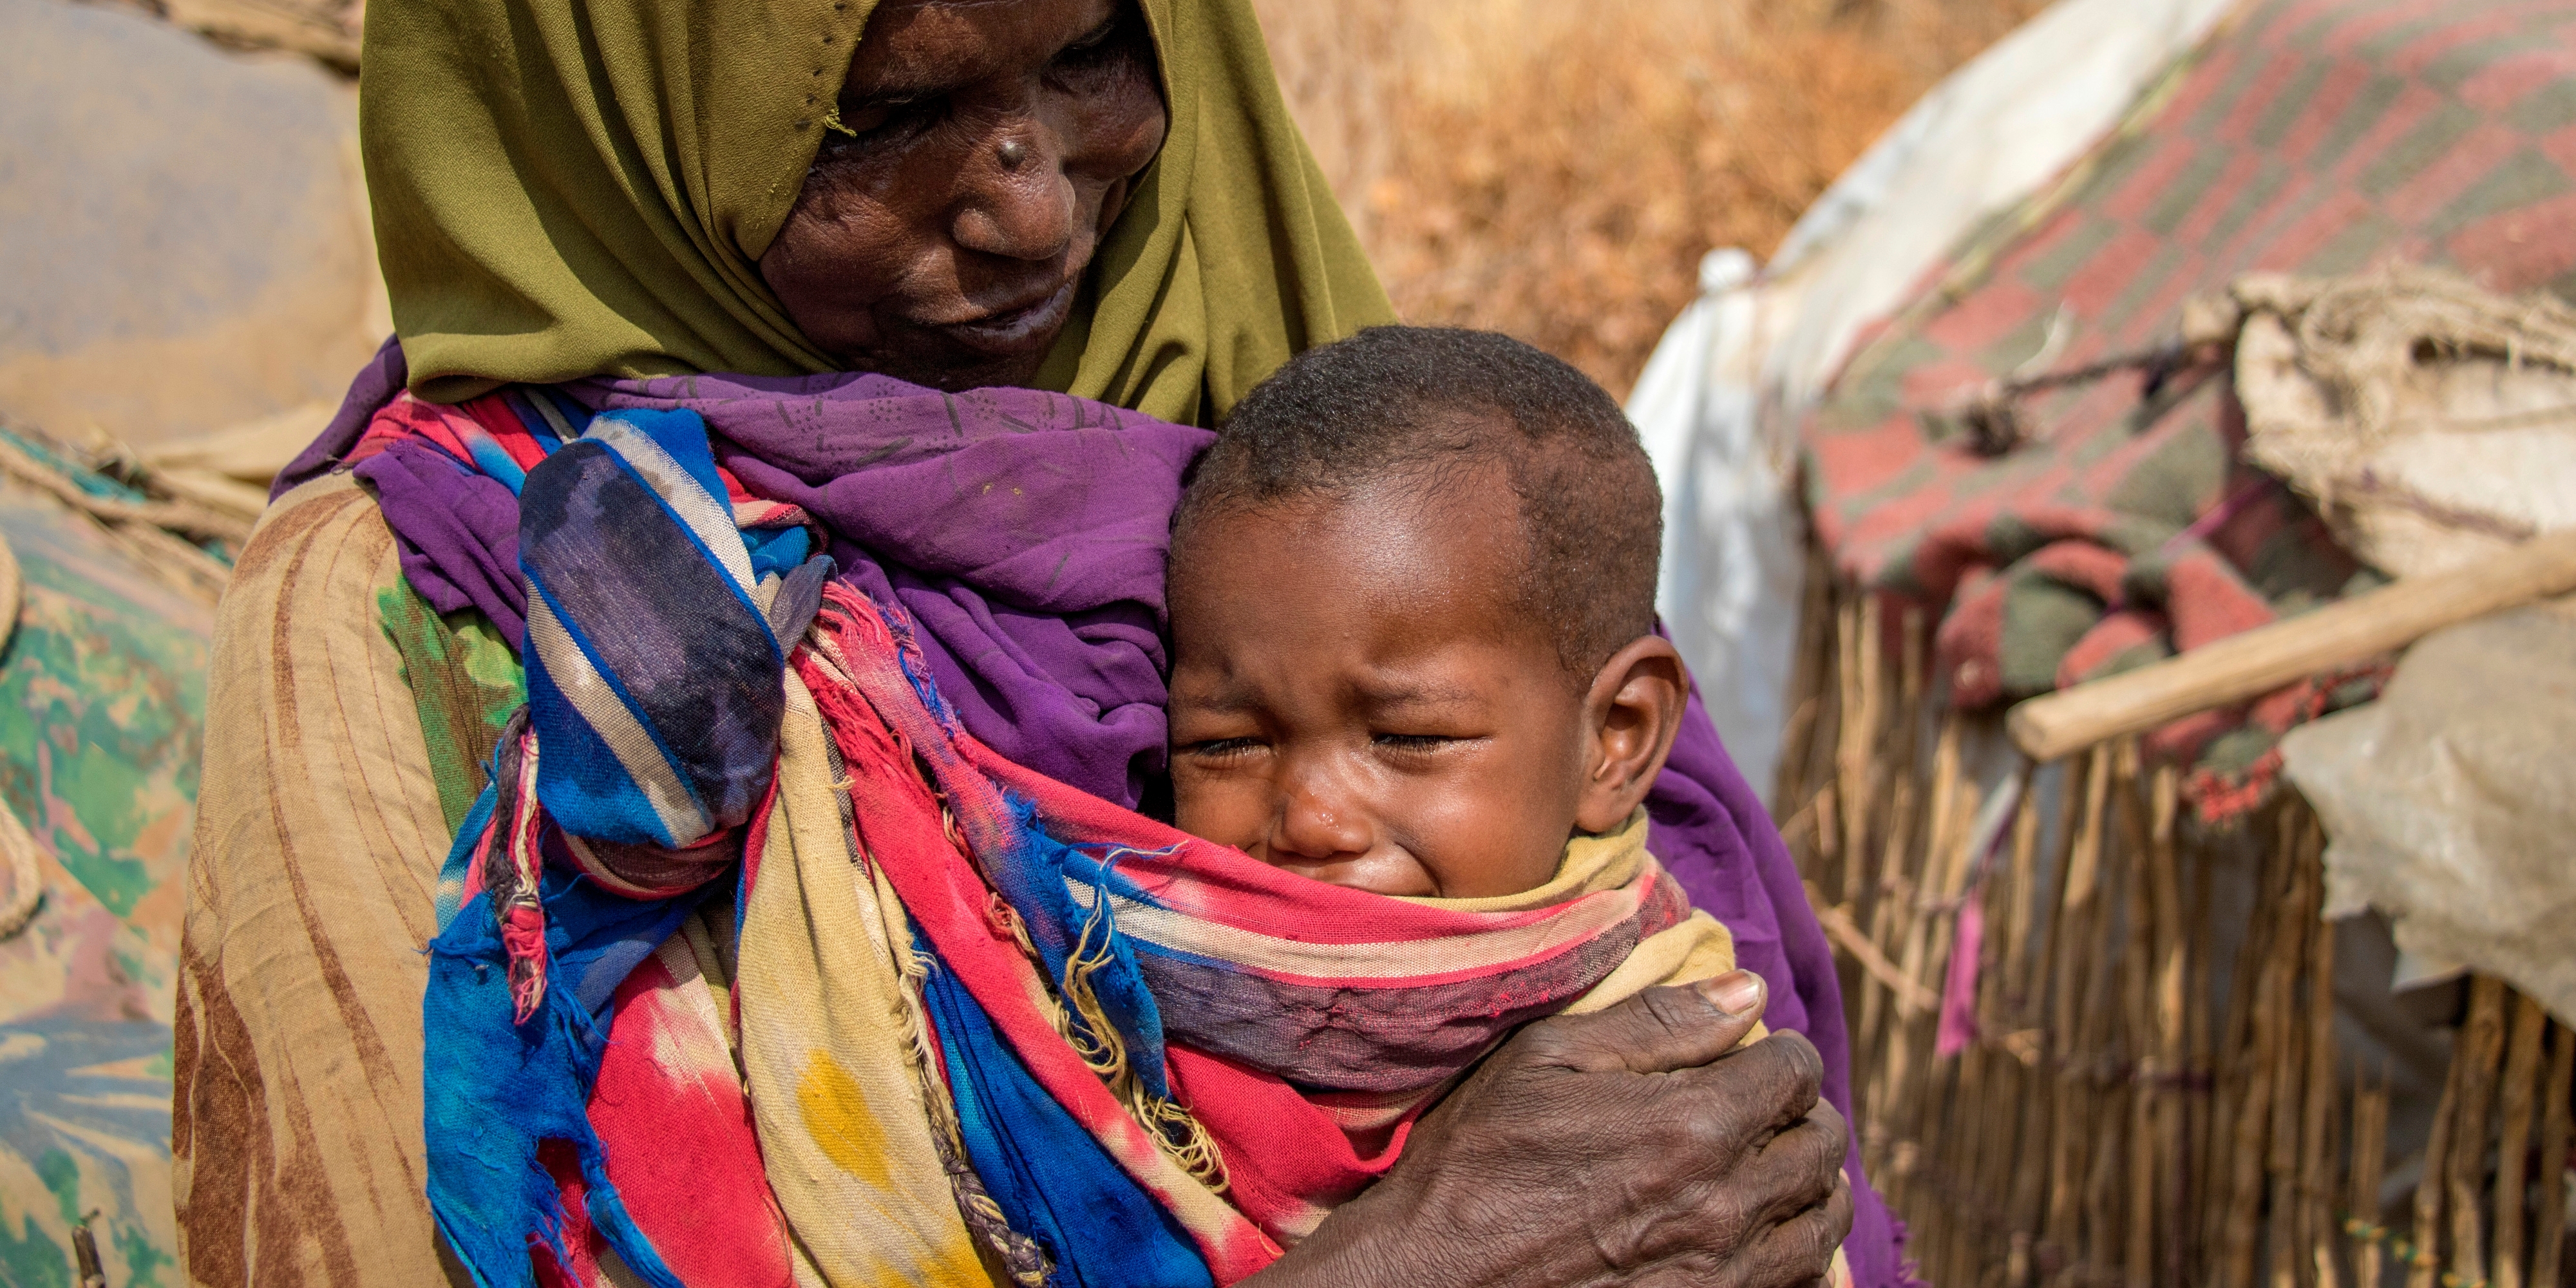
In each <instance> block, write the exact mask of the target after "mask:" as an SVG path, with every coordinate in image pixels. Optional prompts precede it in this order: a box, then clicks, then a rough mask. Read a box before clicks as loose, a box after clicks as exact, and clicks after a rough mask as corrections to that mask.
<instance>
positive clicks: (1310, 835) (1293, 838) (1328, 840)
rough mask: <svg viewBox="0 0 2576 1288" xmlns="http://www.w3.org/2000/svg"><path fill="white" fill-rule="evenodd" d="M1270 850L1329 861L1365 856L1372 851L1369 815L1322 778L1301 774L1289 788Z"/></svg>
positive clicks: (1283, 854)
mask: <svg viewBox="0 0 2576 1288" xmlns="http://www.w3.org/2000/svg"><path fill="white" fill-rule="evenodd" d="M1270 844H1271V848H1272V849H1273V850H1275V851H1277V852H1278V853H1279V854H1281V855H1282V856H1288V857H1295V858H1301V859H1313V860H1326V859H1333V858H1338V857H1344V856H1349V855H1358V854H1365V853H1367V852H1368V848H1369V827H1368V819H1367V816H1366V815H1365V814H1364V813H1363V812H1362V811H1361V810H1360V809H1358V808H1357V807H1356V805H1355V804H1354V802H1353V801H1352V800H1351V799H1350V797H1349V795H1348V794H1347V793H1344V792H1341V791H1338V790H1335V785H1334V784H1333V783H1332V782H1331V781H1330V780H1329V779H1324V778H1322V777H1321V776H1306V775H1301V776H1300V777H1299V779H1298V781H1295V782H1292V783H1291V784H1290V785H1289V788H1288V793H1287V798H1286V799H1285V800H1284V801H1282V802H1281V804H1280V811H1279V819H1278V821H1277V823H1276V824H1275V825H1274V826H1273V827H1272V829H1271V838H1270Z"/></svg>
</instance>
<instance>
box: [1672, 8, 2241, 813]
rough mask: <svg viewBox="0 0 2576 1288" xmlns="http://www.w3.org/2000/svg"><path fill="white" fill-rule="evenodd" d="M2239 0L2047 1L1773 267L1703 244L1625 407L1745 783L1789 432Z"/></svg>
mask: <svg viewBox="0 0 2576 1288" xmlns="http://www.w3.org/2000/svg"><path fill="white" fill-rule="evenodd" d="M2232 4H2233V0H2060V2H2059V3H2058V4H2056V5H2054V6H2053V7H2051V8H2050V9H2048V10H2047V11H2046V12H2044V13H2042V14H2041V15H2040V16H2038V17H2037V18H2034V19H2032V20H2031V21H2030V22H2028V23H2026V24H2024V25H2023V26H2022V27H2021V28H2020V29H2019V30H2017V31H2015V32H2014V33H2013V34H2011V35H2009V36H2007V37H2005V38H2004V39H2003V40H2001V41H1999V42H1997V43H1996V44H1995V46H1994V47H1993V48H1991V49H1989V50H1987V51H1986V52H1985V53H1984V54H1982V55H1980V56H1978V57H1977V58H1976V59H1975V60H1974V61H1972V62H1970V63H1969V64H1968V65H1967V66H1965V67H1963V68H1961V69H1960V70H1959V71H1957V72H1955V73H1953V74H1952V75H1951V76H1950V77H1949V78H1948V79H1947V80H1944V81H1943V82H1942V83H1941V84H1940V85H1938V86H1937V87H1935V88H1934V89H1933V90H1932V92H1931V93H1930V94H1928V95H1926V96H1924V98H1923V101H1922V102H1920V103H1918V104H1916V105H1915V107H1914V108H1913V110H1912V111H1910V112H1908V113H1906V115H1905V116H1904V118H1903V119H1901V120H1899V121H1898V122H1897V123H1896V125H1895V126H1894V127H1893V128H1892V129H1890V130H1889V131H1888V133H1887V135H1886V137H1884V138H1882V139H1880V140H1879V141H1878V143H1877V144H1876V145H1874V146H1873V147H1871V148H1870V150H1869V151H1868V152H1867V153H1865V154H1863V155H1862V157H1861V159H1860V160H1859V161H1857V162H1855V163H1854V164H1853V165H1852V167H1851V168H1850V169H1849V170H1848V171H1846V172H1844V174H1843V176H1842V177H1841V178H1840V179H1838V180H1836V181H1835V183H1834V185H1833V186H1832V187H1831V188H1829V189H1827V190H1826V192H1825V194H1824V195H1823V196H1822V197H1820V198H1818V199H1817V201H1816V204H1815V205H1814V206H1812V207H1811V208H1809V210H1808V211H1807V213H1806V215H1805V216H1804V217H1803V218H1801V219H1800V220H1799V221H1798V225H1797V227H1795V228H1793V229H1791V230H1790V233H1789V236H1788V238H1787V240H1786V241H1784V242H1782V243H1781V246H1780V249H1779V251H1778V253H1777V254H1775V255H1774V256H1773V257H1772V260H1771V263H1770V264H1769V266H1768V267H1767V268H1764V269H1762V270H1760V271H1758V272H1757V271H1756V269H1755V265H1754V261H1753V258H1752V257H1751V256H1750V255H1748V254H1746V253H1745V252H1743V251H1741V250H1733V249H1728V250H1719V251H1715V252H1712V253H1711V254H1710V255H1709V256H1708V258H1707V259H1706V260H1705V261H1704V262H1703V263H1702V265H1701V267H1700V291H1701V295H1700V298H1699V300H1698V301H1696V302H1695V303H1693V304H1692V305H1691V306H1690V307H1689V308H1687V309H1685V310H1684V311H1683V313H1682V315H1681V317H1680V318H1678V319H1677V320H1675V321H1674V323H1673V325H1672V327H1671V329H1670V330H1668V331H1666V332H1665V334H1664V339H1663V342H1662V343H1661V344H1659V345H1658V346H1657V347H1656V349H1655V354H1654V357H1653V358H1652V359H1650V360H1649V361H1648V362H1647V364H1646V370H1645V372H1644V374H1642V375H1641V376H1640V377H1639V378H1638V381H1637V386H1636V389H1635V391H1634V393H1632V394H1631V396H1630V398H1629V401H1628V414H1629V417H1630V418H1631V419H1632V420H1634V421H1636V423H1637V427H1638V429H1639V431H1640V432H1641V433H1642V434H1643V435H1644V436H1645V440H1646V449H1647V451H1648V452H1649V453H1650V454H1651V455H1652V456H1653V457H1654V461H1655V469H1656V473H1657V475H1658V476H1659V477H1660V478H1661V479H1662V480H1663V484H1664V552H1663V556H1664V558H1663V567H1664V577H1663V584H1662V586H1661V588H1660V593H1659V597H1658V598H1659V603H1658V607H1659V608H1660V609H1661V610H1662V612H1663V615H1664V620H1665V621H1666V623H1668V624H1669V626H1670V628H1671V629H1672V632H1673V636H1674V640H1675V642H1676V643H1677V644H1678V645H1679V646H1680V648H1681V650H1682V654H1683V656H1684V657H1685V658H1686V659H1688V660H1689V662H1690V664H1691V668H1692V670H1693V672H1694V673H1695V674H1696V675H1697V676H1698V677H1699V681H1700V685H1701V688H1702V691H1703V693H1704V694H1705V696H1706V698H1707V700H1708V706H1709V713H1710V715H1711V716H1712V717H1714V718H1715V720H1716V722H1717V727H1718V732H1719V733H1720V734H1721V735H1722V736H1723V737H1724V738H1725V740H1726V745H1727V749H1728V750H1729V751H1730V752H1731V753H1733V755H1734V757H1735V761H1736V764H1737V765H1738V766H1739V767H1741V768H1742V769H1743V770H1744V773H1745V776H1746V777H1747V778H1748V779H1749V780H1751V781H1752V782H1753V783H1755V784H1756V785H1757V786H1761V787H1763V788H1764V789H1765V790H1766V791H1767V789H1768V788H1769V785H1770V783H1771V779H1772V776H1773V772H1772V771H1773V766H1774V764H1775V762H1776V761H1777V759H1778V756H1779V745H1780V734H1781V730H1782V728H1783V727H1784V725H1785V724H1786V717H1787V715H1788V712H1787V711H1786V710H1785V709H1784V708H1785V704H1786V701H1787V693H1788V686H1789V671H1790V667H1791V657H1792V654H1793V652H1794V646H1795V644H1796V634H1797V612H1798V602H1799V595H1798V591H1799V586H1800V583H1801V580H1802V578H1803V575H1804V555H1803V553H1802V549H1801V542H1800V537H1799V530H1798V522H1797V508H1796V502H1795V500H1794V499H1793V498H1792V496H1791V494H1790V488H1789V480H1790V476H1791V473H1792V468H1793V463H1794V452H1795V445H1796V444H1795V436H1796V432H1797V425H1798V422H1799V420H1800V419H1801V418H1803V417H1804V416H1805V414H1806V412H1807V411H1808V409H1809V408H1811V407H1812V406H1813V405H1814V404H1815V401H1816V399H1817V397H1818V396H1819V395H1820V394H1821V393H1822V392H1823V391H1824V389H1825V387H1826V385H1827V384H1828V383H1829V382H1830V381H1831V380H1832V378H1833V376H1834V374H1835V372H1836V371H1838V370H1839V369H1840V368H1841V366H1842V364H1843V362H1844V360H1845V359H1846V358H1848V357H1849V356H1850V354H1851V352H1852V350H1853V348H1854V347H1855V344H1856V342H1857V340H1858V339H1859V338H1860V336H1861V335H1862V334H1863V332H1864V331H1865V330H1866V329H1867V328H1868V327H1869V326H1870V325H1871V324H1872V323H1874V322H1877V321H1879V320H1881V319H1884V318H1886V317H1887V316H1888V315H1889V314H1891V313H1892V312H1893V311H1894V310H1895V309H1896V308H1897V307H1899V305H1900V304H1901V303H1902V302H1903V301H1904V300H1905V299H1906V298H1907V297H1908V296H1909V295H1911V294H1912V293H1913V292H1914V290H1915V289H1916V288H1917V287H1918V286H1919V285H1920V284H1921V279H1922V278H1923V276H1924V274H1925V273H1926V272H1928V271H1930V270H1931V269H1932V267H1933V266H1934V265H1935V264H1937V263H1938V262H1939V261H1940V259H1941V257H1942V256H1943V255H1944V254H1945V253H1946V252H1948V251H1949V250H1950V249H1951V248H1952V247H1953V246H1954V245H1955V244H1956V243H1957V242H1959V240H1960V239H1961V238H1963V237H1965V236H1966V235H1968V234H1969V233H1970V232H1972V231H1974V230H1975V229H1976V228H1977V227H1979V226H1980V225H1982V224H1984V223H1985V222H1986V221H1988V220H1990V219H1993V218H1995V217H1996V216H1997V215H1998V214H1999V213H2001V212H2003V211H2005V210H2007V209H2009V208H2011V207H2013V206H2015V205H2018V204H2019V203H2021V202H2022V201H2024V200H2025V199H2027V198H2028V197H2030V196H2031V195H2032V194H2033V193H2035V192H2037V191H2039V190H2040V188H2041V187H2042V186H2043V185H2044V184H2046V183H2047V182H2048V181H2049V180H2050V179H2052V178H2054V177H2056V176H2058V175H2060V174H2061V173H2063V172H2064V171H2065V170H2066V169H2067V167H2068V166H2069V165H2071V164H2073V163H2074V162H2075V161H2077V159H2079V158H2080V157H2082V156H2083V155H2084V154H2085V153H2086V152H2087V151H2089V150H2090V149H2091V148H2092V147H2093V146H2094V144H2095V143H2097V142H2098V141H2099V140H2100V139H2101V138H2102V137H2103V136H2104V135H2105V134H2107V133H2109V132H2110V131H2111V130H2112V129H2113V128H2114V127H2116V126H2117V125H2118V124H2119V122H2120V121H2121V120H2122V118H2123V117H2124V116H2125V115H2126V114H2127V113H2128V112H2129V110H2130V109H2131V108H2132V107H2133V106H2134V105H2135V104H2136V103H2137V101H2138V97H2139V95H2140V93H2141V92H2142V91H2143V90H2145V89H2146V88H2147V87H2148V86H2150V85H2152V84H2154V83H2156V82H2157V81H2158V79H2159V78H2160V77H2161V76H2162V75H2163V74H2164V73H2165V72H2166V71H2167V70H2168V69H2170V68H2171V67H2172V66H2173V64H2174V62H2175V60H2176V59H2178V58H2180V57H2181V56H2183V55H2184V54H2186V53H2188V52H2189V51H2190V50H2191V49H2193V48H2194V47H2195V46H2196V45H2198V44H2199V42H2200V41H2201V39H2202V38H2203V37H2204V36H2206V35H2207V34H2208V33H2209V31H2210V30H2211V28H2212V27H2213V26H2214V25H2215V24H2216V23H2217V22H2218V20H2219V18H2220V17H2221V16H2223V15H2224V14H2225V13H2226V12H2227V10H2228V9H2229V8H2230V7H2231V6H2232Z"/></svg>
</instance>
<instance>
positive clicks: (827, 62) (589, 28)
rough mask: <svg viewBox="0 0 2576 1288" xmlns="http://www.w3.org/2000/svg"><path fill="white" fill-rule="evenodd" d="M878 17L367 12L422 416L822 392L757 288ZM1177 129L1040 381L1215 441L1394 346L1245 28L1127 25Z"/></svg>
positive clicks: (1179, 15) (826, 4) (369, 106)
mask: <svg viewBox="0 0 2576 1288" xmlns="http://www.w3.org/2000/svg"><path fill="white" fill-rule="evenodd" d="M874 7H875V5H874V0H761V2H758V3H740V2H729V0H677V2H673V0H594V2H592V3H585V4H579V5H574V4H566V3H563V2H562V0H539V2H538V3H535V4H503V3H501V2H500V0H453V2H449V0H379V2H378V3H376V4H372V5H369V6H368V9H367V33H366V47H365V63H366V69H367V71H366V76H365V77H364V78H363V80H362V82H361V84H360V89H359V94H360V108H359V129H360V133H361V136H362V139H363V143H364V148H365V152H366V162H367V182H368V188H369V191H370V193H371V194H372V198H373V201H374V208H375V225H376V240H377V245H378V247H379V254H380V256H381V258H382V260H383V265H384V273H385V282H386V285H387V287H388V288H389V290H390V292H391V296H392V302H393V312H394V325H395V330H396V331H397V332H398V333H399V334H400V335H401V336H402V340H403V352H404V356H405V358H406V359H407V360H408V361H409V363H410V366H411V380H412V388H413V389H414V391H415V392H417V393H419V394H420V395H422V396H423V397H427V398H433V399H436V400H440V401H450V402H452V401H457V400H461V399H463V398H467V397H471V396H473V395H475V394H478V393H481V392H483V391H485V390H488V389H490V388H492V387H494V386H496V385H499V384H504V383H511V382H529V383H540V384H542V383H551V382H556V381H562V380H569V379H573V378H576V377H581V376H591V375H610V376H655V375H673V374H680V373H687V372H698V371H726V372H740V373H746V374H753V375H801V374H806V373H812V372H822V371H829V370H833V369H835V364H834V363H833V362H832V361H831V360H830V359H828V358H826V357H825V356H824V355H823V354H822V353H821V352H819V351H818V350H816V349H815V348H814V347H813V345H812V344H810V343H809V342H807V340H806V339H805V337H804V336H803V335H802V334H800V333H799V332H798V331H797V329H796V327H795V325H794V324H793V323H791V322H790V321H789V320H788V319H787V316H786V313H785V311H784V310H783V309H782V308H781V307H780V305H779V303H778V301H777V299H776V298H775V297H774V296H772V295H771V293H770V291H769V288H768V286H767V285H766V284H765V283H764V282H762V280H761V277H760V271H759V267H758V264H759V259H760V256H761V253H762V252H763V251H766V250H767V249H768V248H769V245H770V242H771V241H772V240H773V239H774V238H775V237H776V236H777V234H778V230H779V228H780V227H781V226H782V225H783V224H784V223H785V221H786V219H787V214H788V211H789V209H790V208H791V207H792V206H793V205H794V204H795V201H796V196H797V193H798V191H799V189H800V188H801V186H802V185H803V182H804V176H805V172H806V170H807V168H808V167H809V166H810V165H811V163H812V161H813V157H814V153H815V149H816V146H817V144H818V142H819V140H820V138H821V136H822V133H823V127H822V118H823V116H824V114H825V113H826V112H827V111H829V110H830V108H831V107H832V105H833V102H834V100H835V99H836V98H837V96H838V94H839V90H840V83H841V78H842V73H843V71H844V70H845V69H846V68H847V66H848V64H849V60H850V54H851V51H852V49H853V48H854V47H855V45H856V44H857V42H858V40H859V38H860V35H861V32H862V31H863V30H864V28H865V26H866V23H867V17H868V14H869V11H870V10H871V9H873V8H874ZM1143 8H1144V12H1145V15H1146V18H1147V22H1148V25H1149V26H1150V27H1151V28H1152V31H1153V35H1154V42H1155V46H1156V49H1157V51H1158V53H1159V54H1160V57H1161V67H1162V76H1163V85H1164V97H1165V101H1166V102H1167V103H1168V104H1169V105H1170V110H1171V129H1170V134H1169V136H1168V138H1167V141H1166V142H1165V143H1164V146H1163V151H1162V154H1161V155H1160V156H1159V157H1158V158H1157V159H1156V160H1155V162H1154V164H1153V166H1152V168H1151V169H1150V170H1149V171H1148V173H1147V174H1146V176H1145V178H1144V179H1143V181H1142V182H1141V183H1140V184H1139V185H1138V188H1137V192H1136V195H1135V198H1134V200H1133V202H1132V204H1131V205H1130V206H1129V208H1128V210H1127V212H1126V213H1125V214H1124V215H1122V216H1121V217H1120V219H1119V221H1118V223H1117V225H1116V226H1115V227H1114V228H1112V230H1111V232H1110V236H1109V238H1108V239H1107V240H1106V241H1105V242H1104V243H1103V244H1102V246H1101V248H1100V250H1099V253H1098V254H1097V256H1096V257H1095V259H1094V261H1093V266H1092V269H1091V272H1090V274H1089V277H1088V280H1087V281H1086V283H1085V288H1084V293H1083V298H1082V300H1081V302H1080V303H1079V305H1078V306H1077V308H1076V310H1075V315H1074V320H1073V322H1072V323H1071V324H1069V325H1068V326H1067V327H1066V329H1065V333H1064V335H1063V337H1062V339H1061V340H1060V341H1059V342H1058V344H1057V346H1056V348H1055V350H1054V351H1053V352H1052V353H1051V354H1050V355H1049V356H1048V359H1047V362H1046V364H1045V367H1044V369H1043V372H1042V374H1041V377H1040V383H1041V384H1043V385H1044V386H1045V387H1047V388H1051V389H1057V390H1062V391H1064V392H1068V393H1074V394H1079V395H1082V396H1085V397H1090V398H1098V399H1102V400H1104V401H1108V402H1113V403H1116V404H1118V405H1120V406H1123V407H1132V408H1135V409H1137V410H1139V411H1142V412H1145V413H1146V414H1148V415H1151V416H1156V417H1160V418H1163V419H1166V420H1174V421H1183V422H1194V423H1199V424H1208V423H1212V422H1213V421H1214V420H1215V419H1216V418H1217V417H1219V416H1221V415H1223V414H1224V412H1225V411H1227V410H1228V409H1230V408H1231V407H1232V406H1233V405H1234V403H1235V401H1236V400H1237V399H1239V398H1241V397H1242V396H1243V393H1244V392H1245V391H1246V390H1247V389H1249V388H1250V387H1251V386H1252V384H1253V383H1254V382H1256V381H1258V380H1259V379H1260V378H1261V377H1263V376H1265V375H1267V374H1269V372H1270V371H1271V370H1272V369H1273V368H1275V367H1277V366H1278V365H1279V364H1280V363H1281V362H1284V361H1286V360H1287V358H1288V357H1289V355H1290V354H1292V353H1295V352H1296V351H1298V350H1300V349H1303V348H1306V347H1308V346H1310V345H1313V344H1318V343H1322V342H1324V341H1328V340H1332V339H1337V338H1339V337H1341V336H1344V335H1348V334H1350V333H1351V332H1353V331H1355V330H1357V329H1359V328H1360V327H1362V326H1367V325H1370V324H1372V323H1377V322H1387V321H1392V320H1394V310H1393V308H1392V307H1391V306H1390V305H1389V304H1388V303H1387V299H1386V294H1385V292H1384V291H1383V290H1382V289H1381V288H1380V287H1379V285H1378V283H1377V279H1376V277H1375V275H1374V274H1373V273H1372V272H1371V271H1370V269H1369V266H1368V261H1367V259H1366V258H1365V257H1364V256H1363V255H1362V254H1361V253H1360V249H1359V243H1358V240H1357V239H1356V238H1355V237H1354V236H1353V235H1352V233H1351V230H1350V226H1349V224H1348V222H1347V221H1346V220H1344V218H1343V217H1342V213H1341V210H1340V208H1339V207H1338V206H1336V205H1335V204H1334V201H1333V196H1332V193H1331V191H1330V190H1329V189H1328V188H1327V187H1326V186H1325V183H1324V181H1323V177H1322V174H1321V172H1320V171H1319V170H1317V168H1316V166H1315V163H1314V159H1313V157H1312V156H1311V155H1310V154H1309V153H1308V152H1307V150H1306V145H1305V142H1304V140H1303V138H1302V137H1301V136H1300V135H1299V134H1298V133H1297V128H1296V125H1295V124H1294V122H1292V121H1291V120H1290V119H1289V116H1288V109H1287V106H1286V104H1285V103H1284V102H1283V101H1282V100H1281V98H1280V96H1279V89H1278V80H1277V78H1276V77H1275V76H1274V75H1273V74H1272V72H1271V69H1270V64H1269V54H1268V52H1267V50H1266V49H1265V48H1264V47H1263V45H1262V42H1261V32H1260V29H1259V27H1258V25H1257V24H1256V23H1255V22H1254V19H1253V16H1252V12H1251V8H1250V6H1249V4H1248V0H1143Z"/></svg>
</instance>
